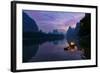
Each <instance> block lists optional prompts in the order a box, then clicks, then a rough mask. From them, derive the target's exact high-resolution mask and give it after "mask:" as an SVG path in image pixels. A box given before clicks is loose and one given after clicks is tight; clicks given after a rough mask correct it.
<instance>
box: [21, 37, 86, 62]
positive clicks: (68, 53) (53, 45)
mask: <svg viewBox="0 0 100 73" xmlns="http://www.w3.org/2000/svg"><path fill="white" fill-rule="evenodd" d="M66 46H69V44H68V43H67V40H66V39H63V40H56V41H49V42H48V41H47V42H44V43H42V44H34V41H32V40H24V45H23V62H40V61H63V60H81V59H83V58H85V57H84V55H83V54H84V53H83V51H82V50H79V49H77V50H75V49H65V47H66Z"/></svg>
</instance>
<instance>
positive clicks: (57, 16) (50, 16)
mask: <svg viewBox="0 0 100 73" xmlns="http://www.w3.org/2000/svg"><path fill="white" fill-rule="evenodd" d="M24 12H25V13H27V15H28V16H29V17H30V18H32V19H34V20H35V22H36V23H37V26H38V28H39V29H40V30H42V31H43V32H47V33H48V32H52V31H53V30H54V29H57V30H58V31H59V32H67V30H68V28H69V26H70V27H72V28H75V26H76V24H77V23H78V22H79V21H80V20H81V19H82V18H84V16H85V13H79V12H60V11H59V12H56V11H36V10H24Z"/></svg>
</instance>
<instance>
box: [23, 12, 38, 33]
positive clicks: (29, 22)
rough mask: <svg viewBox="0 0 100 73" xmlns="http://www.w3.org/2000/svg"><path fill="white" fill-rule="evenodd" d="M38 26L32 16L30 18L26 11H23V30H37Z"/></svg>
mask: <svg viewBox="0 0 100 73" xmlns="http://www.w3.org/2000/svg"><path fill="white" fill-rule="evenodd" d="M37 31H39V29H38V26H37V24H36V22H35V20H33V19H32V18H30V17H29V16H28V15H27V14H26V13H25V12H23V32H37Z"/></svg>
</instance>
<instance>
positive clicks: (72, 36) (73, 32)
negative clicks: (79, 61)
mask: <svg viewBox="0 0 100 73" xmlns="http://www.w3.org/2000/svg"><path fill="white" fill-rule="evenodd" d="M79 29H80V23H77V24H76V28H71V27H69V28H68V31H67V32H66V37H67V40H68V42H71V41H77V40H78V37H79V36H78V33H79Z"/></svg>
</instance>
